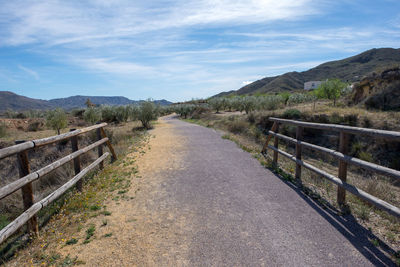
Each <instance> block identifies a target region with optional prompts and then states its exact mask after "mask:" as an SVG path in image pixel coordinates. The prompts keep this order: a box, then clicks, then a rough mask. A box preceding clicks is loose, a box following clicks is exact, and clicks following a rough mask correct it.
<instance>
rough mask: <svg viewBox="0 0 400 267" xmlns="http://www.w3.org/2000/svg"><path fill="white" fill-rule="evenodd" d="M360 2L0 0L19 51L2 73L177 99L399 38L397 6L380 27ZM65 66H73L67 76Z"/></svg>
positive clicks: (3, 21)
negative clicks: (16, 61) (49, 78)
mask: <svg viewBox="0 0 400 267" xmlns="http://www.w3.org/2000/svg"><path fill="white" fill-rule="evenodd" d="M397 2H398V1H397ZM391 4H392V5H394V4H396V1H393V2H391ZM363 6H364V5H362V4H361V3H360V2H359V1H348V0H339V1H333V0H318V1H317V0H280V1H275V0H241V1H232V0H157V1H130V0H115V1H105V0H101V1H98V0H89V1H79V0H70V1H63V0H42V1H30V0H16V1H1V2H0V36H1V38H0V52H2V51H1V49H4V51H5V53H4V55H7V54H8V52H9V51H12V52H14V54H13V55H16V56H18V57H19V58H18V60H19V61H18V62H19V64H20V65H19V66H18V68H17V70H15V69H14V68H11V69H9V70H8V72H9V73H18V72H19V70H21V71H23V73H24V74H28V75H29V76H30V77H32V78H34V79H36V80H39V78H40V77H39V74H38V72H36V71H35V70H40V74H41V76H42V77H46V78H47V77H50V76H51V77H54V79H53V78H52V81H53V82H54V84H52V87H54V86H59V85H60V80H61V83H62V84H64V86H65V87H68V86H69V87H70V88H71V87H73V88H82V87H86V86H87V87H88V88H92V89H93V88H94V87H95V86H98V84H100V85H101V86H102V87H104V88H106V85H104V83H103V82H107V83H109V84H107V85H109V86H111V87H110V88H112V90H121V92H120V94H125V93H126V92H128V93H129V94H131V95H127V96H130V97H132V98H135V97H137V98H146V97H155V98H157V96H158V94H159V95H160V96H163V97H170V98H171V99H172V100H175V99H176V100H183V98H185V97H188V96H189V95H190V93H192V94H193V95H192V96H195V97H196V96H197V97H205V96H208V95H210V94H214V93H218V92H220V91H225V90H233V89H238V88H240V87H241V86H243V85H244V83H248V82H250V81H254V80H257V79H260V78H262V77H265V76H273V75H277V74H281V73H284V72H287V71H302V70H305V69H307V68H311V67H314V66H316V65H318V64H320V63H322V62H325V61H327V60H333V59H338V58H343V57H346V56H350V55H352V54H354V53H357V52H362V51H363V50H366V49H370V48H372V47H382V46H386V47H387V46H398V40H399V36H400V35H399V34H400V31H399V28H398V25H399V21H400V20H399V17H398V14H397V15H396V16H392V17H391V18H387V23H385V24H384V25H385V26H384V27H382V26H381V25H376V24H375V23H372V22H371V23H365V21H361V20H362V19H363V18H364V17H365V16H366V14H367V13H365V12H364V11H363V12H364V13H363V14H361V13H360V14H361V15H360V14H355V13H357V12H359V10H364V8H366V9H367V12H370V10H368V5H365V7H363ZM337 7H339V9H338V10H339V11H337V10H336V8H337ZM348 8H352V9H353V10H352V11H350V12H348V14H347V15H346V14H343V12H344V10H346V9H348ZM335 12H337V13H335ZM354 12H355V13H354ZM360 12H361V11H360ZM384 13H385V14H384V16H385V18H384V19H386V15H387V12H384ZM349 14H350V15H349ZM357 15H358V16H357ZM351 16H354V17H355V18H354V19H353V18H352V17H351ZM374 18H375V17H374ZM358 20H360V21H361V22H360V23H358ZM385 22H386V21H385ZM4 59H7V60H8V61H5V60H4ZM10 62H11V63H12V64H9V63H10ZM9 65H12V66H17V65H16V64H15V62H14V59H13V58H11V57H8V56H5V57H4V58H2V61H1V62H0V67H2V68H6V69H7V68H10V67H9ZM26 66H29V68H28V67H26ZM65 70H69V71H70V72H69V73H73V74H70V75H71V76H70V77H68V78H66V77H67V75H68V73H66V72H65ZM53 72H54V73H55V74H59V73H63V75H51V74H50V73H53ZM21 73H22V72H21ZM0 75H1V74H0ZM77 76H79V77H80V78H76V77H77ZM82 77H83V78H82ZM3 80H4V79H3ZM17 80H18V79H17ZM82 82H87V84H86V85H85V86H81V83H82ZM4 84H6V83H5V82H3V83H1V81H0V85H1V86H3V85H4ZM21 84H22V82H21ZM93 84H95V85H93ZM132 84H134V85H135V88H134V89H131V90H129V91H124V90H126V89H125V88H132V87H131V85H132ZM41 85H42V84H41ZM3 87H4V86H3ZM26 87H27V88H28V87H29V86H26ZM49 87H50V85H49ZM104 90H106V89H104ZM52 92H55V90H52ZM68 93H69V91H68V92H64V94H68ZM80 93H83V92H80ZM150 93H151V94H150ZM60 94H61V93H60ZM135 94H137V95H135ZM190 98H191V97H190Z"/></svg>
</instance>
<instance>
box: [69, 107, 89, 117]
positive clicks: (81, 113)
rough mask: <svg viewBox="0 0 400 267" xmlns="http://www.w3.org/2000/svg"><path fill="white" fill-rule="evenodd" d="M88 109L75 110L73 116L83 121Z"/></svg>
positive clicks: (72, 112)
mask: <svg viewBox="0 0 400 267" xmlns="http://www.w3.org/2000/svg"><path fill="white" fill-rule="evenodd" d="M85 111H86V109H84V108H80V109H74V110H72V111H71V114H72V116H74V117H78V118H80V119H83V114H84V113H85Z"/></svg>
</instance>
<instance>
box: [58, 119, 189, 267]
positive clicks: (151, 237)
mask: <svg viewBox="0 0 400 267" xmlns="http://www.w3.org/2000/svg"><path fill="white" fill-rule="evenodd" d="M151 135H152V136H153V138H151V139H150V143H149V147H148V148H147V149H148V151H147V152H146V153H145V154H144V155H143V156H142V157H139V158H138V155H137V154H138V153H137V152H136V153H135V152H133V153H131V154H129V155H128V156H127V158H128V159H130V158H131V159H135V158H137V161H136V162H135V163H134V164H135V165H137V166H139V174H140V175H141V177H142V178H141V179H140V182H139V183H137V184H133V185H132V186H131V188H130V190H129V192H128V193H127V194H126V195H127V196H128V197H129V196H135V198H134V199H133V201H122V202H120V204H119V205H118V204H116V202H115V201H110V202H109V203H107V209H108V210H109V211H110V212H111V213H112V215H111V216H110V217H109V219H108V224H107V226H105V227H96V229H99V230H98V232H97V233H96V234H97V235H98V236H102V235H104V234H107V233H112V237H110V238H107V239H97V240H94V241H92V242H91V243H89V244H86V245H78V246H68V247H65V248H64V249H63V250H62V251H61V253H62V254H63V255H68V254H70V255H76V256H78V258H79V259H81V260H84V261H85V262H86V264H87V265H89V266H96V265H97V266H116V265H118V266H134V265H136V266H155V265H157V263H160V262H164V263H166V262H168V261H170V260H171V261H173V262H178V263H179V262H180V261H183V259H184V258H185V251H186V247H185V245H184V239H185V238H187V237H183V235H182V231H180V229H181V228H182V226H183V225H184V224H185V221H184V220H181V219H180V218H175V217H176V216H175V214H174V212H173V211H172V210H168V209H163V210H160V207H159V205H158V203H157V200H158V199H161V198H163V197H164V196H165V192H163V188H162V184H163V175H162V173H163V172H164V171H167V170H169V169H171V168H182V166H181V162H182V160H181V158H180V157H179V156H178V154H177V153H174V154H171V153H169V151H171V150H174V149H175V150H176V149H179V148H180V147H182V146H184V139H183V138H181V137H179V136H176V134H175V133H174V131H173V129H172V128H171V127H169V126H168V125H167V124H165V123H163V122H162V121H160V122H159V124H157V125H156V128H155V130H153V131H152V132H151ZM178 140H179V142H178ZM180 155H182V154H180ZM155 166H156V168H154V167H155ZM124 168H130V166H125V167H124ZM92 223H94V224H95V225H96V226H99V225H101V223H102V221H101V218H99V219H97V220H94V221H93V222H92ZM182 263H183V262H182Z"/></svg>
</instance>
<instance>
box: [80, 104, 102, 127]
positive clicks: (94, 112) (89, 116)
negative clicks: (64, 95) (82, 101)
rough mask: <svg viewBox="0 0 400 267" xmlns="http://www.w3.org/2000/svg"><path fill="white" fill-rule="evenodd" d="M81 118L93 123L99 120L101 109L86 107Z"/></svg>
mask: <svg viewBox="0 0 400 267" xmlns="http://www.w3.org/2000/svg"><path fill="white" fill-rule="evenodd" d="M83 119H84V120H85V121H86V122H89V123H90V124H95V123H96V122H99V121H100V120H101V111H100V110H99V109H97V108H93V107H90V108H87V109H86V110H85V112H84V113H83Z"/></svg>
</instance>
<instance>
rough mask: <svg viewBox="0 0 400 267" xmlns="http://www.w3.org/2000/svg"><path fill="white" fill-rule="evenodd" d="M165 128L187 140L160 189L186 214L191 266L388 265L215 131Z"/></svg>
mask: <svg viewBox="0 0 400 267" xmlns="http://www.w3.org/2000/svg"><path fill="white" fill-rule="evenodd" d="M165 122H166V123H168V124H169V125H171V126H172V127H173V128H174V129H175V131H176V133H177V134H178V135H179V136H182V137H184V138H185V139H186V140H185V148H184V149H185V153H184V154H185V158H184V161H185V168H184V169H182V170H173V171H171V172H169V173H166V174H165V175H166V179H165V181H166V184H165V187H166V191H167V192H168V196H169V197H170V198H173V199H174V201H172V202H170V203H173V204H172V205H179V210H181V211H191V212H190V214H191V221H192V225H193V227H191V232H190V233H187V234H188V235H189V236H190V237H191V238H190V243H189V245H188V262H189V264H190V265H201V266H204V265H207V266H209V265H213V266H222V265H224V266H264V265H265V266H368V265H391V264H392V262H391V261H390V259H388V258H387V257H386V256H385V255H383V254H382V253H381V252H380V251H379V250H378V249H376V248H375V247H374V246H373V245H371V243H370V242H369V241H368V239H367V238H366V234H367V233H366V231H365V229H363V228H362V227H360V226H358V225H357V224H355V223H354V222H353V220H349V219H346V218H338V217H336V216H334V215H332V214H329V213H328V212H327V211H325V210H323V209H321V208H320V207H319V206H318V205H317V204H315V203H314V202H313V201H311V200H309V199H308V198H305V197H304V196H303V195H302V194H301V193H299V192H298V191H297V190H296V189H295V188H293V187H292V186H290V185H288V184H287V183H285V182H283V181H282V180H280V179H279V178H277V177H276V176H275V175H274V174H273V173H272V172H270V171H269V170H267V169H265V168H263V167H262V166H261V165H260V164H259V162H258V161H257V160H256V159H254V158H252V157H251V155H250V154H249V153H246V152H244V151H243V150H241V149H240V148H238V147H237V146H236V144H234V143H233V142H231V141H229V140H224V139H222V138H221V136H220V134H219V133H217V132H216V131H214V130H212V129H208V128H204V127H200V126H197V125H193V124H189V123H185V122H182V121H179V120H177V119H175V118H172V117H169V118H167V119H165ZM171 153H179V151H175V152H174V151H171ZM180 153H182V151H180ZM183 213H184V212H183Z"/></svg>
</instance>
